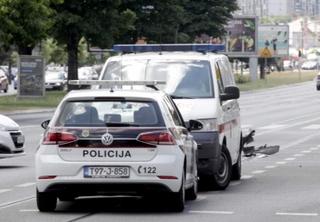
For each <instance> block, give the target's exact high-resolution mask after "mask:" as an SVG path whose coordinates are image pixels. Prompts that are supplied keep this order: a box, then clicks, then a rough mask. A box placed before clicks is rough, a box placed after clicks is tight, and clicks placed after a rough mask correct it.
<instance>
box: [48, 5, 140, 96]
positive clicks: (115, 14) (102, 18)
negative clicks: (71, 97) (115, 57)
mask: <svg viewBox="0 0 320 222" xmlns="http://www.w3.org/2000/svg"><path fill="white" fill-rule="evenodd" d="M120 5H121V1H120V0H90V1H88V0H68V1H67V0H66V1H63V2H58V3H57V2H56V3H53V4H51V8H52V9H54V11H55V14H54V16H53V26H52V34H53V37H54V38H55V39H56V40H57V41H58V42H59V43H61V44H66V46H67V51H68V80H72V79H78V45H79V42H80V40H81V38H82V37H84V38H85V39H86V41H87V42H88V44H90V45H94V46H99V47H102V48H107V47H110V46H111V45H112V44H113V40H114V39H115V38H119V36H121V35H122V33H124V32H125V31H127V30H128V29H133V26H132V23H133V21H134V19H135V14H134V13H133V12H132V11H130V10H127V9H123V10H121V11H119V10H118V9H119V8H120ZM72 88H73V87H72V86H68V89H69V90H70V89H72Z"/></svg>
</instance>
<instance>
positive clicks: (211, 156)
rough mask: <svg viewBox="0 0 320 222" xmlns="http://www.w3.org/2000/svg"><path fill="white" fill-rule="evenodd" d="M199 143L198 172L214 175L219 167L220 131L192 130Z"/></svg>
mask: <svg viewBox="0 0 320 222" xmlns="http://www.w3.org/2000/svg"><path fill="white" fill-rule="evenodd" d="M192 135H193V137H194V139H195V140H196V142H197V144H198V174H199V176H200V177H201V176H212V175H213V174H215V173H216V172H217V170H218V167H219V160H220V158H219V157H220V153H221V148H220V145H219V133H218V132H192Z"/></svg>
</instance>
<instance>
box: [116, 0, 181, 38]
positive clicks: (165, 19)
mask: <svg viewBox="0 0 320 222" xmlns="http://www.w3.org/2000/svg"><path fill="white" fill-rule="evenodd" d="M185 1H186V0H162V1H153V0H144V1H134V0H127V1H125V4H124V5H125V7H127V8H129V9H130V10H132V11H134V12H135V13H136V15H137V20H136V22H135V29H134V30H133V31H131V32H129V33H127V35H124V38H123V39H118V42H122V43H123V42H128V41H129V42H128V43H135V42H136V41H137V40H138V39H141V38H144V37H145V38H147V41H148V43H162V42H171V43H172V42H177V41H178V30H179V27H180V25H181V24H183V23H184V19H185V15H184V9H183V5H182V4H181V3H182V2H185Z"/></svg>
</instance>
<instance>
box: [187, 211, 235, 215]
mask: <svg viewBox="0 0 320 222" xmlns="http://www.w3.org/2000/svg"><path fill="white" fill-rule="evenodd" d="M189 213H191V214H226V215H231V214H234V212H233V211H209V210H189Z"/></svg>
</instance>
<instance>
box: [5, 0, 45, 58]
mask: <svg viewBox="0 0 320 222" xmlns="http://www.w3.org/2000/svg"><path fill="white" fill-rule="evenodd" d="M49 3H50V0H1V1H0V24H1V28H0V39H1V42H2V44H3V45H2V46H3V47H4V48H6V49H9V48H10V46H16V47H17V49H18V51H19V53H20V54H31V52H32V49H33V47H34V46H35V45H36V44H37V43H39V42H40V40H42V39H44V38H45V37H46V35H47V31H48V29H49V27H50V23H51V20H50V14H51V10H50V8H49Z"/></svg>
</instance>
